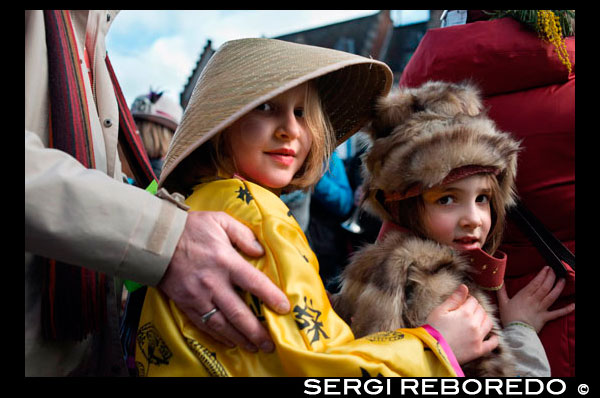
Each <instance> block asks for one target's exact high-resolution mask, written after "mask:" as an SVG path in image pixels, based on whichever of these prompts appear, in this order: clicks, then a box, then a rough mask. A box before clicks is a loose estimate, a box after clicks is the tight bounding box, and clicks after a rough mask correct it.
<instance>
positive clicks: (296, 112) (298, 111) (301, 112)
mask: <svg viewBox="0 0 600 398" xmlns="http://www.w3.org/2000/svg"><path fill="white" fill-rule="evenodd" d="M294 115H296V117H304V109H302V108H298V109H294Z"/></svg>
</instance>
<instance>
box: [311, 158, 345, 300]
mask: <svg viewBox="0 0 600 398" xmlns="http://www.w3.org/2000/svg"><path fill="white" fill-rule="evenodd" d="M353 205H354V195H353V192H352V188H350V183H349V181H348V176H347V175H346V169H345V168H344V163H343V162H342V160H341V159H340V157H339V156H338V154H337V153H336V152H335V151H334V152H333V153H332V154H331V158H330V160H329V167H328V169H327V171H326V172H325V174H324V175H323V177H321V179H320V180H319V182H318V183H317V184H316V185H315V189H314V192H313V193H312V197H311V203H310V223H309V226H308V232H309V235H310V239H311V247H312V249H313V251H314V252H315V254H316V255H317V258H318V259H319V274H320V275H321V279H323V283H324V284H325V288H326V289H327V290H328V291H329V292H330V293H336V292H337V291H338V290H339V289H338V286H337V276H338V275H339V274H340V272H341V271H342V270H343V269H344V266H345V264H346V263H347V261H348V255H349V251H348V241H347V236H346V233H345V231H344V230H343V229H342V227H341V223H342V222H343V221H344V220H345V219H346V218H347V217H348V216H349V214H350V211H351V210H352V207H353Z"/></svg>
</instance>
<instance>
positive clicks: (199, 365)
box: [136, 179, 456, 377]
mask: <svg viewBox="0 0 600 398" xmlns="http://www.w3.org/2000/svg"><path fill="white" fill-rule="evenodd" d="M186 203H187V204H188V205H190V206H191V209H192V210H212V211H225V212H227V213H228V214H230V215H231V216H233V217H234V218H236V219H238V220H240V221H241V222H243V223H244V224H245V225H247V226H248V227H250V228H251V229H252V231H253V232H254V233H255V235H256V237H257V239H258V240H259V241H260V243H261V244H262V245H263V247H264V248H265V252H266V253H265V255H264V256H263V257H261V258H260V259H254V258H249V257H247V260H248V261H249V262H251V263H252V264H253V265H254V266H255V267H257V268H258V269H260V270H261V271H262V272H264V273H265V274H266V275H268V276H269V278H270V279H271V280H272V281H273V282H274V283H275V284H276V285H277V286H279V287H280V288H281V289H282V290H283V291H284V292H285V294H286V295H287V297H288V299H289V301H290V303H291V311H290V313H288V314H286V315H279V314H277V313H275V312H273V311H271V310H270V309H269V308H268V307H267V306H265V305H264V304H263V303H262V302H260V301H259V300H258V299H257V298H256V297H254V296H252V295H251V294H249V293H244V294H243V296H244V299H245V300H246V302H247V304H248V305H249V306H250V308H251V309H252V310H253V312H254V314H255V315H256V316H257V317H258V318H259V319H260V320H261V321H262V322H264V324H265V325H266V327H267V328H268V329H269V332H270V334H271V337H272V339H273V341H274V343H275V345H276V352H275V353H272V354H266V353H263V352H259V353H250V352H247V351H245V350H243V349H241V348H237V347H236V348H227V347H224V346H223V345H221V344H219V343H216V342H215V341H214V340H212V339H211V338H210V337H208V336H206V335H204V333H202V332H200V331H199V330H197V329H196V328H195V327H193V325H191V324H190V323H189V321H188V320H187V318H186V317H185V315H184V314H183V313H181V312H180V311H179V310H178V309H177V307H176V306H175V305H174V304H173V303H172V302H170V301H169V300H168V299H167V298H166V297H165V296H164V295H162V294H161V293H160V292H158V291H157V290H155V289H152V288H149V289H148V293H147V296H146V301H145V303H144V308H143V310H142V317H141V319H140V328H139V330H138V340H139V337H140V334H141V333H142V332H143V331H144V330H146V331H147V330H149V329H152V331H153V333H154V334H155V335H156V337H155V339H156V338H159V339H160V340H161V341H162V343H161V344H162V346H164V347H166V348H164V349H163V350H164V351H165V352H167V350H168V351H169V352H170V353H171V354H170V355H169V357H168V358H167V359H163V360H162V361H159V360H156V359H154V363H151V362H152V361H150V360H149V359H148V358H149V357H151V355H150V354H149V351H150V349H149V348H148V347H147V346H148V343H147V340H148V338H146V339H145V341H146V346H144V345H143V344H138V347H137V352H136V362H138V361H139V362H141V363H140V364H138V368H141V369H143V370H144V371H145V374H146V375H150V376H152V375H178V376H181V375H189V376H200V375H211V376H311V377H328V376H329V377H331V376H336V377H343V376H346V377H360V376H368V375H370V376H378V375H381V376H386V377H387V376H415V377H418V376H451V377H452V376H456V373H455V371H454V369H453V367H452V365H451V363H450V361H449V360H448V357H447V355H446V353H445V351H444V349H443V348H442V345H440V343H439V342H438V340H436V339H435V338H434V337H433V336H432V335H431V334H429V333H428V332H427V331H426V330H425V329H424V328H415V329H398V330H395V331H389V332H380V333H376V334H374V335H370V336H366V337H363V338H361V339H355V338H354V335H353V334H352V331H351V330H350V327H349V326H348V325H347V324H346V323H345V322H344V321H343V320H342V319H341V318H340V317H339V316H338V315H337V314H336V313H335V312H334V311H333V309H332V307H331V305H330V303H329V299H328V297H327V294H326V292H325V288H324V287H323V283H322V281H321V279H320V277H319V272H318V262H317V258H316V256H315V255H314V253H313V252H312V250H311V249H310V247H309V245H308V242H307V240H306V237H305V236H304V234H303V233H302V230H301V229H300V227H299V226H298V224H297V223H296V221H295V220H294V219H293V216H291V213H290V212H289V210H288V208H287V207H286V206H285V204H284V203H283V202H282V201H281V200H280V199H279V198H278V197H277V196H276V195H274V194H272V193H271V192H269V191H267V190H265V189H264V188H261V187H260V186H258V185H255V184H252V183H249V182H245V181H241V180H237V179H231V180H221V181H215V182H211V183H208V184H203V185H202V186H200V187H198V188H197V189H196V190H195V192H194V193H193V194H192V195H191V196H190V197H189V198H188V200H187V201H186ZM144 328H145V329H144ZM138 343H139V341H138ZM144 347H146V348H144ZM152 352H153V353H155V352H157V351H156V349H153V350H152ZM144 361H145V362H144ZM158 362H162V363H160V364H157V363H158Z"/></svg>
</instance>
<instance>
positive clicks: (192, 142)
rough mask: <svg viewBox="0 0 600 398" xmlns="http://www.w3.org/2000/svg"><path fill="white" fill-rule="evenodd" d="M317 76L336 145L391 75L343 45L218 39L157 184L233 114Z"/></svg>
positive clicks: (363, 117) (364, 117)
mask: <svg viewBox="0 0 600 398" xmlns="http://www.w3.org/2000/svg"><path fill="white" fill-rule="evenodd" d="M315 78H318V79H317V88H318V90H319V93H320V96H321V101H322V103H323V108H324V110H325V112H326V113H327V114H328V115H329V118H330V121H331V124H332V126H333V129H334V131H335V134H336V141H337V143H338V144H339V143H341V142H343V141H344V140H346V139H347V138H348V137H350V136H351V135H352V134H353V133H355V132H356V131H358V130H359V129H360V128H361V127H362V126H363V125H364V124H365V123H366V122H367V121H368V120H369V118H370V117H371V116H372V110H373V106H374V102H375V99H376V98H377V97H378V96H381V95H387V93H388V92H389V90H390V88H391V85H392V81H393V75H392V72H391V70H390V69H389V67H388V66H387V65H386V64H384V63H383V62H380V61H376V60H373V59H369V58H365V57H361V56H358V55H354V54H350V53H346V52H342V51H336V50H331V49H327V48H322V47H315V46H307V45H303V44H297V43H290V42H285V41H281V40H275V39H241V40H233V41H230V42H227V43H225V44H223V46H221V48H220V49H219V50H218V51H217V52H216V53H215V54H214V55H213V56H212V58H211V59H210V61H209V62H208V63H207V65H206V67H205V68H204V70H203V72H202V74H201V75H200V78H199V79H198V82H197V84H196V87H195V88H194V91H193V93H192V95H191V98H190V101H189V103H188V106H187V109H186V111H185V113H184V115H183V119H182V121H181V124H180V125H179V127H178V129H177V131H176V132H175V135H174V137H173V140H172V142H171V145H170V147H169V151H168V153H167V156H166V158H165V164H164V168H163V171H162V173H161V179H160V181H159V186H163V185H164V184H165V181H167V180H168V179H169V177H170V176H171V175H172V172H173V170H174V169H175V168H176V167H177V166H178V165H179V164H180V163H181V161H182V160H183V159H185V158H186V157H187V156H189V155H190V154H191V153H192V152H193V151H195V150H196V149H197V148H198V147H199V146H201V145H202V144H203V143H205V142H206V141H208V140H209V139H211V138H212V137H213V136H215V135H216V134H217V133H219V132H221V131H223V130H224V129H225V128H227V127H228V126H230V125H231V124H232V123H233V122H235V121H236V120H237V119H239V118H240V117H242V116H244V115H245V114H246V113H248V112H249V111H251V110H252V109H254V108H256V107H257V106H258V105H260V104H262V103H264V102H266V101H268V100H270V99H272V98H274V97H276V96H277V95H279V94H281V93H283V92H285V91H287V90H289V89H291V88H293V87H296V86H298V85H300V84H302V83H304V82H307V81H309V80H312V79H315Z"/></svg>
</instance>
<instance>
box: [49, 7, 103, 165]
mask: <svg viewBox="0 0 600 398" xmlns="http://www.w3.org/2000/svg"><path fill="white" fill-rule="evenodd" d="M44 18H45V25H46V44H47V47H48V53H49V54H52V56H49V57H48V75H49V78H48V80H49V90H50V96H51V98H50V100H51V101H50V115H51V117H50V118H51V122H50V129H51V131H50V146H51V147H53V148H56V149H60V150H61V151H64V152H67V153H69V154H70V155H72V156H73V157H74V158H76V159H77V160H78V161H79V162H81V164H83V165H84V166H85V167H87V168H93V167H94V166H95V163H94V151H93V146H92V136H91V128H90V116H89V113H88V108H87V100H86V96H85V88H84V85H83V76H82V72H81V65H80V63H79V54H78V52H77V42H76V41H75V33H74V32H73V25H72V24H71V17H70V14H69V11H68V10H45V11H44Z"/></svg>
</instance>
